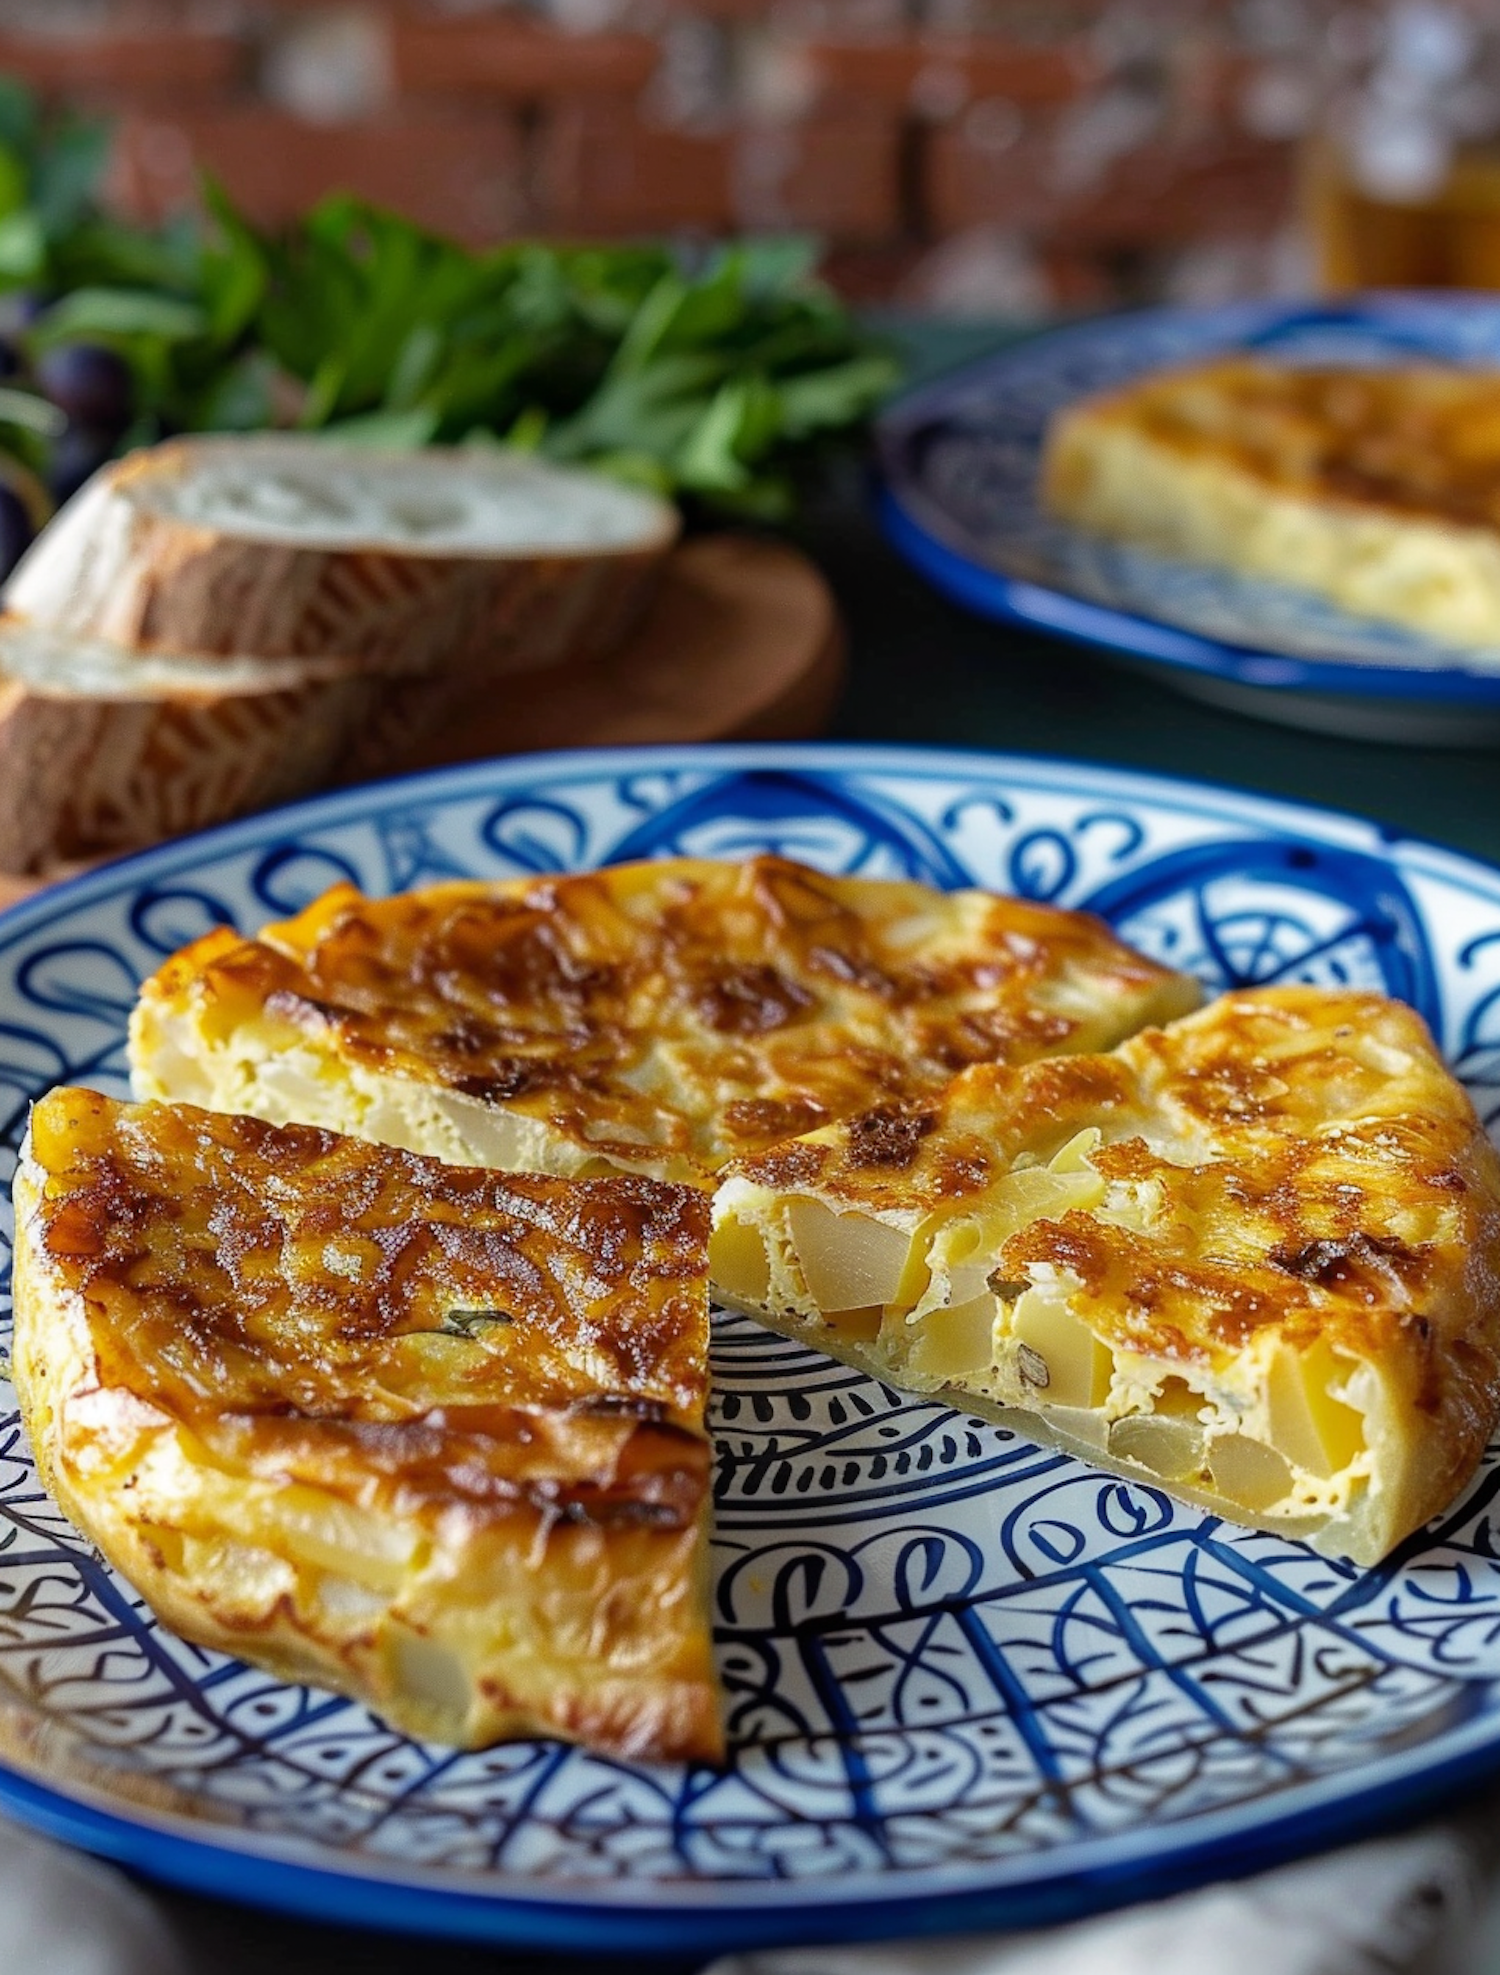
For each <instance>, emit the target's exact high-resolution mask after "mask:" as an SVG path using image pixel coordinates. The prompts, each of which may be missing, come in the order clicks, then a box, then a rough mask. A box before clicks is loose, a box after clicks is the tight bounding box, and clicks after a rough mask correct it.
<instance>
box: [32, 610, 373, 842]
mask: <svg viewBox="0 0 1500 1975" xmlns="http://www.w3.org/2000/svg"><path fill="white" fill-rule="evenodd" d="M378 690H379V682H378V681H373V680H371V679H370V678H368V677H367V676H366V675H365V674H364V673H363V671H362V669H361V668H360V666H359V665H358V664H357V662H355V661H353V660H350V659H226V658H163V657H143V656H138V655H136V654H134V653H131V652H128V651H122V650H120V649H119V648H118V647H116V646H113V645H109V644H105V643H102V642H97V641H95V642H89V641H87V640H82V639H77V638H69V637H62V636H59V635H57V634H56V633H53V632H49V631H44V630H40V629H38V628H37V627H35V626H33V625H29V624H25V623H18V622H17V621H16V620H14V619H11V618H4V617H0V870H3V871H9V872H27V871H34V870H39V869H42V868H44V867H48V866H51V865H54V864H56V863H57V862H58V861H59V860H66V859H71V858H79V857H88V856H98V855H102V854H107V853H109V852H112V851H121V850H128V849H132V848H134V847H135V846H137V845H140V844H147V843H154V842H156V841H157V840H158V839H159V838H161V837H170V836H177V835H179V834H181V833H182V832H184V831H187V830H197V829H202V828H204V827H205V826H207V825H208V824H210V823H220V822H223V821H225V820H226V819H227V818H229V817H231V816H238V815H242V814H244V813H246V812H247V811H250V810H254V809H263V808H265V807H267V806H268V805H269V804H272V803H276V802H285V801H288V800H290V799H291V798H292V797H293V796H298V795H304V794H306V793H307V792H308V791H309V790H311V789H314V788H316V787H318V786H319V785H320V784H321V783H323V782H324V781H326V780H327V779H328V778H329V777H330V776H331V775H333V774H335V773H336V772H337V771H338V769H339V768H340V766H341V765H342V763H343V761H344V759H345V757H346V755H347V753H348V750H349V747H350V743H351V738H352V737H353V736H354V735H355V734H357V733H359V732H361V731H362V730H363V729H364V727H365V726H366V724H367V722H368V718H369V714H370V705H371V699H372V696H373V695H374V694H375V693H377V692H378Z"/></svg>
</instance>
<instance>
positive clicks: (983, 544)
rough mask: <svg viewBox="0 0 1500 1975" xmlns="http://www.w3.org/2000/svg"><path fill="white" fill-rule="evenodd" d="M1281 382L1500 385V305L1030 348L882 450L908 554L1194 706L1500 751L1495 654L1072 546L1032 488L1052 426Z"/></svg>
mask: <svg viewBox="0 0 1500 1975" xmlns="http://www.w3.org/2000/svg"><path fill="white" fill-rule="evenodd" d="M1234 349H1246V350H1254V351H1257V352H1261V353H1264V354H1269V355H1272V356H1274V357H1275V359H1276V360H1277V361H1281V362H1287V363H1349V364H1359V365H1380V364H1392V363H1400V362H1406V363H1411V362H1414V361H1415V362H1438V363H1456V364H1485V365H1489V366H1495V365H1500V297H1486V296H1479V295H1438V294H1431V295H1427V294H1406V295H1402V294H1389V295H1366V296H1360V297H1356V298H1352V299H1350V300H1349V301H1347V302H1343V303H1339V304H1327V305H1322V304H1288V303H1285V302H1247V303H1240V304H1236V305H1233V306H1231V307H1227V308H1220V309H1208V310H1189V309H1160V310H1152V311H1146V312H1142V313H1141V314H1138V315H1126V316H1115V317H1110V318H1108V319H1106V320H1103V321H1099V322H1088V323H1082V324H1079V325H1077V326H1076V327H1073V328H1069V329H1063V330H1057V331H1054V332H1052V333H1051V334H1049V335H1045V336H1040V337H1037V338H1036V339H1035V340H1034V341H1030V342H1027V343H1025V344H1022V345H1020V346H1019V347H1017V348H1015V349H1012V350H1007V351H1004V352H1003V353H1001V354H1000V355H998V356H994V357H989V358H986V359H983V360H982V361H980V362H979V363H977V364H973V365H970V366H968V367H966V368H964V369H962V370H959V371H957V372H955V373H954V374H953V375H951V376H948V377H943V378H940V379H938V380H937V382H936V383H933V384H929V385H927V386H926V387H925V388H923V389H921V390H918V391H916V392H914V393H912V394H911V395H910V396H908V397H906V398H903V399H902V400H900V401H899V402H898V403H897V404H896V405H895V406H894V407H893V408H892V409H891V410H890V411H889V412H888V413H887V414H886V415H885V417H884V418H883V420H882V421H881V425H880V431H879V453H880V465H881V473H882V478H883V492H882V497H881V498H882V515H883V520H884V524H885V527H886V530H887V532H888V534H889V536H890V538H891V540H892V541H893V542H894V544H895V545H896V547H897V548H899V549H900V550H901V551H902V553H903V554H904V555H906V556H907V557H908V558H909V559H910V560H911V561H912V562H914V563H915V564H916V566H917V567H918V568H919V569H921V570H922V571H923V572H924V573H925V574H926V575H928V576H929V577H930V578H931V579H932V580H933V581H934V582H935V583H937V584H938V586H939V587H940V588H942V589H945V590H947V591H948V592H949V594H950V595H952V596H954V597H956V598H957V599H958V600H959V601H960V602H962V603H965V604H967V605H969V606H970V607H972V608H974V609H976V610H979V611H981V612H983V613H985V614H986V615H988V616H991V617H996V618H999V619H1002V620H1005V621H1010V622H1019V623H1024V624H1028V625H1032V626H1035V627H1036V628H1037V629H1040V630H1045V631H1052V632H1056V633H1058V634H1059V635H1061V636H1063V637H1069V638H1075V639H1079V640H1081V641H1083V642H1085V643H1088V644H1093V645H1097V646H1099V647H1101V648H1102V649H1103V650H1105V651H1108V652H1111V653H1113V654H1115V655H1116V656H1118V657H1121V658H1124V659H1128V660H1129V661H1131V662H1132V663H1134V664H1136V665H1140V666H1146V667H1149V668H1151V669H1152V670H1154V671H1156V672H1158V673H1159V674H1160V675H1161V676H1162V677H1163V678H1165V679H1167V680H1169V681H1170V682H1171V683H1172V684H1174V685H1176V686H1178V687H1180V688H1181V689H1182V690H1184V691H1186V692H1191V693H1193V694H1194V695H1196V696H1197V697H1200V698H1203V699H1208V700H1212V701H1216V702H1219V703H1221V704H1224V705H1228V706H1231V707H1234V708H1236V709H1238V710H1242V711H1248V712H1252V713H1257V714H1260V715H1262V716H1263V717H1268V718H1272V719H1279V720H1284V721H1288V722H1291V723H1293V724H1297V725H1302V726H1308V727H1314V728H1319V729H1326V730H1328V731H1331V732H1334V733H1340V734H1347V735H1357V736H1362V737H1366V738H1370V739H1388V740H1400V741H1405V742H1409V743H1410V742H1417V743H1419V742H1422V741H1424V740H1426V741H1436V742H1442V743H1451V744H1456V745H1464V744H1469V745H1475V744H1478V743H1480V742H1483V741H1489V740H1493V739H1496V738H1500V649H1497V650H1494V651H1482V652H1481V651H1461V650H1457V649H1454V648H1451V647H1448V646H1444V645H1440V644H1438V643H1436V642H1434V641H1433V640H1431V639H1428V638H1424V637H1422V636H1421V635H1419V634H1418V633H1416V632H1414V631H1404V630H1402V629H1400V628H1399V627H1398V626H1395V625H1387V624H1380V623H1377V622H1375V621H1374V620H1373V619H1369V618H1358V617H1352V616H1350V615H1349V614H1348V613H1347V612H1346V611H1342V610H1340V609H1339V608H1338V606H1337V605H1336V604H1333V603H1331V602H1329V601H1326V600H1325V599H1323V598H1321V597H1318V596H1316V595H1314V594H1312V593H1311V592H1309V591H1304V590H1296V589H1292V588H1290V587H1287V586H1283V585H1281V584H1276V583H1269V582H1265V581H1262V580H1260V579H1258V578H1255V577H1249V576H1240V575H1236V574H1235V573H1233V572H1232V571H1228V570H1219V569H1212V568H1209V567H1207V566H1200V565H1193V564H1189V563H1179V562H1169V561H1166V560H1164V559H1163V558H1161V557H1158V556H1153V555H1148V554H1146V553H1144V552H1143V551H1141V550H1138V549H1133V548H1126V547H1123V546H1121V545H1120V544H1118V543H1112V542H1107V541H1104V540H1103V539H1102V538H1100V537H1097V536H1092V535H1088V534H1086V533H1084V532H1083V531H1081V530H1078V529H1073V528H1069V527H1067V526H1065V525H1064V524H1063V523H1061V522H1059V521H1056V520H1054V519H1053V518H1052V517H1051V516H1049V515H1047V514H1045V513H1044V512H1043V511H1042V508H1041V506H1040V503H1039V501H1038V499H1037V480H1038V471H1039V467H1040V461H1041V452H1042V441H1043V437H1044V435H1045V432H1046V428H1047V423H1048V420H1049V419H1050V418H1051V416H1052V414H1053V413H1054V412H1056V411H1058V410H1060V409H1061V408H1062V407H1063V406H1064V405H1066V404H1069V403H1071V402H1072V401H1073V400H1075V399H1077V398H1081V397H1086V396H1088V395H1090V394H1091V393H1093V392H1096V391H1103V390H1108V389H1110V388H1112V387H1114V386H1117V385H1121V384H1124V383H1126V382H1127V381H1128V380H1129V379H1130V378H1132V377H1136V376H1140V375H1142V374H1144V373H1145V372H1147V371H1152V370H1159V369H1163V368H1165V367H1168V366H1171V365H1175V364H1183V363H1191V362H1195V361H1199V360H1202V359H1206V358H1209V357H1213V356H1216V355H1219V354H1222V353H1223V352H1225V351H1228V350H1234Z"/></svg>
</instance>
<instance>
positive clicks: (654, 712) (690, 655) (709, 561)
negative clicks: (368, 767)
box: [407, 535, 844, 768]
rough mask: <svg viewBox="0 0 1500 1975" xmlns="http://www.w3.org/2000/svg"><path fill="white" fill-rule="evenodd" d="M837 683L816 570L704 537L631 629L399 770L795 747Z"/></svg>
mask: <svg viewBox="0 0 1500 1975" xmlns="http://www.w3.org/2000/svg"><path fill="white" fill-rule="evenodd" d="M843 679H844V634H843V626H842V625H841V624H840V622H839V615H838V609H837V606H836V605H835V603H834V601H833V595H832V592H831V591H830V590H829V588H828V585H827V583H826V582H825V581H824V580H823V577H822V576H821V575H820V574H819V572H818V569H817V568H816V566H815V565H814V564H813V563H811V562H810V561H809V560H808V559H807V557H806V556H805V555H802V554H800V553H799V552H798V551H797V550H796V549H793V548H789V547H788V546H787V545H786V543H784V542H772V541H766V540H763V539H762V538H760V537H758V536H754V535H703V536H699V537H697V538H696V539H695V540H692V541H688V542H685V543H684V544H683V545H682V547H681V548H679V549H678V550H677V551H676V553H675V554H674V555H673V557H672V559H671V561H670V562H669V564H668V565H667V570H666V573H665V575H664V576H663V578H662V582H661V587H660V589H659V590H658V592H657V595H656V599H655V601H654V603H653V604H652V606H651V609H650V610H649V612H648V613H647V616H646V619H645V621H644V623H642V625H641V626H640V628H639V629H638V630H637V631H636V632H635V634H634V635H633V636H632V637H630V638H629V639H627V640H626V642H625V643H624V644H623V645H622V646H620V648H619V649H618V650H617V651H614V652H612V653H610V655H609V656H608V657H607V658H605V659H602V660H596V661H595V662H594V663H593V664H591V665H582V666H567V667H561V668H553V669H551V670H549V671H546V672H537V673H532V674H530V675H527V676H525V677H522V678H520V679H517V680H516V682H515V684H514V685H513V686H511V687H509V688H504V687H502V688H497V689H496V693H495V700H494V704H493V705H492V706H490V707H488V708H474V709H471V710H470V711H469V712H468V713H466V714H465V716H464V717H463V719H462V720H461V721H458V722H455V723H454V725H453V726H451V727H450V728H448V729H447V730H445V731H444V732H443V733H442V734H440V735H438V736H436V737H435V738H434V739H433V740H431V741H429V742H428V743H426V744H425V745H424V746H423V747H422V749H421V750H420V752H418V753H416V754H414V755H413V756H412V758H411V760H410V762H409V763H408V764H407V765H408V766H410V767H422V768H426V767H433V766H436V765H437V764H438V763H440V762H447V761H472V760H478V759H481V758H483V757H485V756H488V755H495V754H529V753H533V752H535V751H536V750H537V749H540V748H553V747H619V746H625V745H628V744H630V743H635V742H649V741H718V740H798V739H802V738H804V737H806V736H807V735H809V734H816V733H817V732H819V730H820V729H821V728H822V727H823V725H824V724H825V722H826V721H827V719H828V717H829V715H830V713H831V712H832V711H833V705H834V701H835V700H836V699H837V697H838V694H839V690H840V687H841V686H842V684H843Z"/></svg>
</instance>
